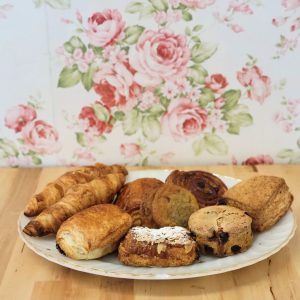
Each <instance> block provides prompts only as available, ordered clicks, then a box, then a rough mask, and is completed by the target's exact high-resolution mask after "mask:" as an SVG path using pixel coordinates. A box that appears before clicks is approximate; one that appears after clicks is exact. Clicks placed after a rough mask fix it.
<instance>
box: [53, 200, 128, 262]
mask: <svg viewBox="0 0 300 300" xmlns="http://www.w3.org/2000/svg"><path fill="white" fill-rule="evenodd" d="M131 226H132V219H131V217H130V215H129V214H127V213H126V212H123V211H122V210H121V209H120V208H119V207H118V206H116V205H113V204H99V205H95V206H92V207H90V208H87V209H85V210H83V211H81V212H79V213H77V214H76V215H74V216H72V217H71V218H69V219H68V220H67V221H65V222H64V223H63V224H62V225H61V226H60V228H59V230H58V232H57V235H56V245H57V249H58V250H59V251H60V252H61V253H63V254H64V255H66V256H68V257H70V258H73V259H95V258H99V257H102V256H104V255H106V254H108V253H111V252H113V251H114V250H116V249H117V247H118V244H119V241H120V239H121V238H122V237H123V236H124V235H125V234H126V233H127V231H128V230H129V228H130V227H131Z"/></svg>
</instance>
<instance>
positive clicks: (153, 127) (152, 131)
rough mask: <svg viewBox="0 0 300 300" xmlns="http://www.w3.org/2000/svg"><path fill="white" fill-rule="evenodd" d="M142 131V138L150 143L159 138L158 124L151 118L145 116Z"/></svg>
mask: <svg viewBox="0 0 300 300" xmlns="http://www.w3.org/2000/svg"><path fill="white" fill-rule="evenodd" d="M142 131H143V135H144V137H145V138H146V139H147V140H148V141H150V142H155V141H156V140H157V139H158V138H159V137H160V123H159V121H158V120H157V119H156V118H154V117H152V116H145V117H143V119H142Z"/></svg>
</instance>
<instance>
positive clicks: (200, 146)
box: [192, 139, 205, 155]
mask: <svg viewBox="0 0 300 300" xmlns="http://www.w3.org/2000/svg"><path fill="white" fill-rule="evenodd" d="M192 147H193V150H194V153H195V155H201V154H202V153H203V152H204V151H205V142H204V140H203V139H200V140H197V141H195V142H194V143H193V145H192Z"/></svg>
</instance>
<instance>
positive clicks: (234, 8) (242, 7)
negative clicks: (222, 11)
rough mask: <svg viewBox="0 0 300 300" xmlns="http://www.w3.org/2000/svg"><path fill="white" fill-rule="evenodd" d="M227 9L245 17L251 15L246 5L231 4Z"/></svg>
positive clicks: (251, 12)
mask: <svg viewBox="0 0 300 300" xmlns="http://www.w3.org/2000/svg"><path fill="white" fill-rule="evenodd" d="M229 9H231V10H232V11H234V12H239V13H242V14H245V15H252V14H253V10H252V9H251V7H250V6H249V5H248V4H247V3H243V2H242V3H240V2H238V1H236V2H231V3H230V5H229Z"/></svg>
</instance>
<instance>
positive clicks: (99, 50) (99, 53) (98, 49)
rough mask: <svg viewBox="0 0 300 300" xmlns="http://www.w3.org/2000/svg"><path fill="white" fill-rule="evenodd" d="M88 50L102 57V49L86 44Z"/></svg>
mask: <svg viewBox="0 0 300 300" xmlns="http://www.w3.org/2000/svg"><path fill="white" fill-rule="evenodd" d="M88 48H90V49H92V50H93V52H94V54H95V55H97V56H100V57H102V53H103V48H101V47H96V46H94V45H92V44H88Z"/></svg>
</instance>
